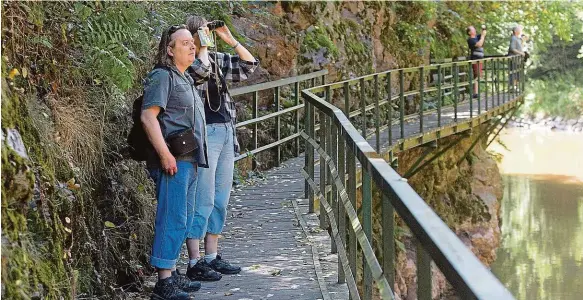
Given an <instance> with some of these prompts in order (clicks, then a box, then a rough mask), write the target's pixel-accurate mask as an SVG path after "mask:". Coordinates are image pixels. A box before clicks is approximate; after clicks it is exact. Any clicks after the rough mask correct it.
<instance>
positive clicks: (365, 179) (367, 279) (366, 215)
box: [361, 168, 373, 300]
mask: <svg viewBox="0 0 583 300" xmlns="http://www.w3.org/2000/svg"><path fill="white" fill-rule="evenodd" d="M361 173H362V219H363V222H362V223H363V224H362V229H363V230H364V234H365V235H366V238H367V239H368V240H369V241H370V243H371V245H372V243H373V239H372V186H371V178H370V174H369V173H368V172H367V170H366V169H364V168H362V169H361ZM362 264H363V265H364V295H363V296H364V297H363V299H365V300H370V299H372V284H373V278H372V272H371V269H370V266H369V265H368V263H367V262H366V258H365V257H364V255H363V256H362Z"/></svg>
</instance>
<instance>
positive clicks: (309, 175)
mask: <svg viewBox="0 0 583 300" xmlns="http://www.w3.org/2000/svg"><path fill="white" fill-rule="evenodd" d="M475 63H482V64H484V76H482V77H481V78H482V79H481V80H480V86H479V90H478V98H477V99H472V93H473V87H472V85H473V82H475V81H476V80H475V79H474V77H475V76H474V74H473V70H472V64H475ZM511 66H514V67H511ZM430 72H434V73H433V74H431V73H430ZM466 74H467V76H466ZM523 74H524V65H523V63H522V60H521V59H519V58H518V57H493V58H486V59H481V60H475V61H463V62H451V63H442V64H435V65H430V66H421V67H415V68H404V69H398V70H390V71H386V72H382V73H377V74H372V75H367V76H363V77H359V78H355V79H351V80H346V81H342V82H337V83H330V84H325V85H321V86H317V87H313V88H310V89H305V90H302V97H303V99H304V100H305V103H306V106H305V114H304V122H305V126H304V127H305V129H304V132H301V133H300V134H301V136H302V137H303V138H304V139H305V140H306V155H305V167H304V170H302V174H303V175H304V177H305V179H306V198H308V199H309V207H310V211H311V212H314V211H315V210H316V209H317V207H316V204H317V203H316V200H319V206H320V207H319V209H320V225H321V226H322V227H323V228H326V227H327V226H330V227H331V231H332V233H331V237H332V242H333V245H332V251H333V252H336V251H337V252H338V257H339V259H338V262H339V263H338V264H339V265H338V269H339V275H338V280H339V282H341V283H342V282H346V283H347V286H348V289H349V292H350V296H351V298H352V299H361V296H362V298H364V299H371V298H372V294H373V287H374V286H373V284H376V287H377V288H378V291H379V294H380V295H381V296H382V298H383V299H393V297H394V296H393V292H392V288H393V287H394V282H395V256H396V252H395V236H394V235H395V216H394V213H395V212H396V213H397V214H398V216H399V217H400V218H401V219H402V220H403V221H404V223H405V224H406V226H407V227H408V228H409V229H410V230H411V232H412V234H413V236H414V238H415V240H416V241H417V248H416V249H417V283H418V284H417V296H418V298H419V299H431V262H432V261H434V262H435V264H436V265H437V267H439V269H440V270H441V272H442V273H443V274H444V275H445V277H446V278H447V279H448V281H449V282H450V283H451V284H452V285H453V287H454V288H455V289H456V291H457V293H458V295H459V296H461V297H462V299H467V298H477V299H513V297H512V295H511V294H510V293H509V292H508V291H507V290H506V288H505V287H504V286H503V285H502V284H501V283H500V282H499V281H498V279H496V277H494V275H493V274H492V273H491V272H490V271H489V270H488V269H487V268H486V267H485V266H484V265H483V264H482V263H481V262H480V261H479V260H478V258H476V256H474V254H473V253H472V252H471V251H470V250H469V249H468V248H467V247H466V246H465V245H464V244H463V243H462V242H461V241H460V240H459V239H458V237H457V236H456V235H455V234H454V233H453V232H452V231H451V230H450V229H449V228H448V226H447V225H446V224H445V223H444V222H443V221H442V220H441V218H440V217H439V216H438V215H437V214H436V213H435V212H434V211H433V210H432V209H431V208H430V207H429V206H428V205H427V204H426V203H425V201H423V199H422V198H421V197H420V196H419V195H418V194H417V193H416V192H415V191H414V190H413V188H412V187H411V186H410V185H409V184H408V183H407V180H406V179H404V178H403V177H401V176H400V175H399V174H398V173H397V172H396V171H395V170H394V169H393V168H391V166H390V164H389V163H387V161H386V160H385V158H384V156H383V155H382V153H381V147H382V146H383V144H381V136H384V137H386V140H385V142H384V144H388V145H389V146H388V148H387V149H386V150H385V151H384V152H385V153H388V156H389V162H393V159H394V158H393V154H394V152H395V151H403V150H405V149H408V148H412V147H415V146H417V145H421V144H425V143H428V142H430V141H432V140H436V139H438V138H442V137H444V136H446V135H449V134H453V133H458V132H460V131H459V130H457V129H456V130H449V131H447V130H446V129H447V128H450V129H451V128H466V129H471V128H472V127H474V126H477V125H479V124H481V123H483V122H486V121H488V120H490V119H491V118H494V117H496V116H497V115H500V114H501V113H503V112H506V111H508V110H509V109H510V108H513V107H515V104H516V103H517V102H519V101H520V99H522V94H521V93H522V91H523V90H524V82H525V77H524V75H523ZM432 75H435V76H432ZM511 75H514V76H518V75H520V76H519V77H518V81H517V82H516V83H514V82H510V83H509V82H508V81H509V76H511ZM466 77H467V79H464V80H460V78H466ZM416 79H417V80H416ZM394 81H396V82H397V83H398V88H397V89H394V88H393V86H394V85H395V83H394ZM367 85H368V86H367ZM406 85H407V86H408V88H406ZM356 87H358V88H356ZM509 87H512V89H510V88H509ZM518 88H520V92H518ZM334 92H337V93H338V94H340V95H342V96H341V97H334V95H333V93H334ZM463 93H467V94H468V96H469V97H468V99H467V100H465V101H460V99H461V96H462V95H461V94H463ZM482 96H484V97H482ZM352 97H356V98H352ZM407 97H408V98H409V99H408V100H409V101H406V99H407ZM351 98H352V99H358V102H357V103H358V105H357V107H356V108H355V109H354V110H352V109H351V101H350V99H351ZM482 98H483V99H482ZM342 100H343V101H342ZM412 100H415V101H412ZM446 100H447V101H446ZM342 102H343V103H342ZM450 102H451V103H450ZM335 104H336V105H335ZM429 104H431V107H427V106H426V105H429ZM337 106H340V107H342V106H343V109H340V108H339V107H337ZM462 107H463V108H464V111H459V110H458V108H462ZM443 112H447V113H446V114H443V115H442V113H443ZM430 116H433V117H435V118H436V119H431V120H430ZM442 117H444V118H443V119H442ZM408 118H409V119H411V118H412V119H415V120H417V122H416V123H407V122H406V120H407V119H408ZM424 119H425V120H426V121H428V122H429V121H431V122H430V124H428V126H425V125H424ZM498 123H499V122H498ZM355 124H356V126H355ZM464 126H465V127H464ZM357 127H360V128H357ZM381 133H386V135H383V134H381ZM395 134H396V136H395V137H393V135H395ZM369 136H370V137H374V139H373V140H372V141H373V142H372V143H373V144H376V150H375V148H373V147H372V146H371V145H370V144H369V141H367V137H369ZM426 136H427V137H426ZM409 140H412V141H414V142H411V143H409V142H408V141H409ZM315 151H316V152H317V154H318V155H319V161H320V175H319V178H318V179H319V183H316V180H317V179H316V178H315V176H314V166H315V162H316V155H315V153H314V152H315ZM358 165H360V174H359V173H357V167H358ZM359 177H361V178H362V179H361V180H360V193H359V192H358V190H359V189H358V185H359V182H358V181H359ZM373 184H374V185H375V186H376V188H377V190H378V191H379V193H380V194H381V195H382V199H381V201H382V202H381V205H382V209H381V212H380V217H381V220H380V224H381V225H382V231H381V232H382V244H381V245H376V246H378V247H379V249H381V250H380V252H381V253H382V257H383V259H382V261H379V259H377V257H376V255H375V252H374V249H373V245H372V224H373V213H372V198H373V197H372V194H373V193H372V191H373ZM357 199H360V200H361V203H360V205H357V202H358V201H357ZM359 214H360V217H359ZM359 247H360V249H361V251H362V256H363V258H364V262H363V269H364V274H363V278H362V282H363V284H364V286H363V291H362V295H361V294H360V293H359V290H358V286H357V283H358V282H359V278H357V274H358V273H357V257H358V250H357V249H358V248H359Z"/></svg>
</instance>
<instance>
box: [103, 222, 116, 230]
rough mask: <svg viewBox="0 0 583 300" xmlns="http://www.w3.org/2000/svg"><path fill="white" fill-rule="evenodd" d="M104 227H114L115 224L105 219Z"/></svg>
mask: <svg viewBox="0 0 583 300" xmlns="http://www.w3.org/2000/svg"><path fill="white" fill-rule="evenodd" d="M105 227H107V228H115V224H113V223H112V222H110V221H105Z"/></svg>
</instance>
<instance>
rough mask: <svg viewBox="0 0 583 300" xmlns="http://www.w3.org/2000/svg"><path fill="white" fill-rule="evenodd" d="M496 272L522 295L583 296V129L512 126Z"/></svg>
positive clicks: (503, 164) (495, 147)
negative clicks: (577, 131)
mask: <svg viewBox="0 0 583 300" xmlns="http://www.w3.org/2000/svg"><path fill="white" fill-rule="evenodd" d="M501 141H502V143H503V144H504V145H505V146H506V148H507V149H504V147H502V146H501V145H500V144H497V143H493V144H492V145H491V147H490V149H489V150H492V151H493V152H496V153H501V154H502V155H503V158H502V160H501V161H500V162H499V164H498V165H499V167H500V171H501V173H502V175H503V180H504V198H503V200H502V203H501V211H500V216H501V231H502V240H501V244H500V247H499V248H498V251H497V259H496V261H495V262H494V263H493V264H492V271H493V272H494V274H495V275H496V276H497V277H498V278H499V279H500V281H501V282H502V283H503V284H504V285H505V286H506V287H507V288H508V289H509V290H510V291H511V292H512V294H513V295H514V296H515V297H516V299H529V300H530V299H553V300H555V299H557V300H559V299H565V300H571V299H573V300H574V299H583V134H581V133H578V134H575V133H569V132H551V131H529V130H524V129H518V128H511V129H507V130H505V131H504V132H503V134H502V135H501Z"/></svg>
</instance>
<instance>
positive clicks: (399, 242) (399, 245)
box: [395, 241, 405, 252]
mask: <svg viewBox="0 0 583 300" xmlns="http://www.w3.org/2000/svg"><path fill="white" fill-rule="evenodd" d="M395 244H397V247H399V249H401V251H403V252H405V244H403V242H401V241H395Z"/></svg>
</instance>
